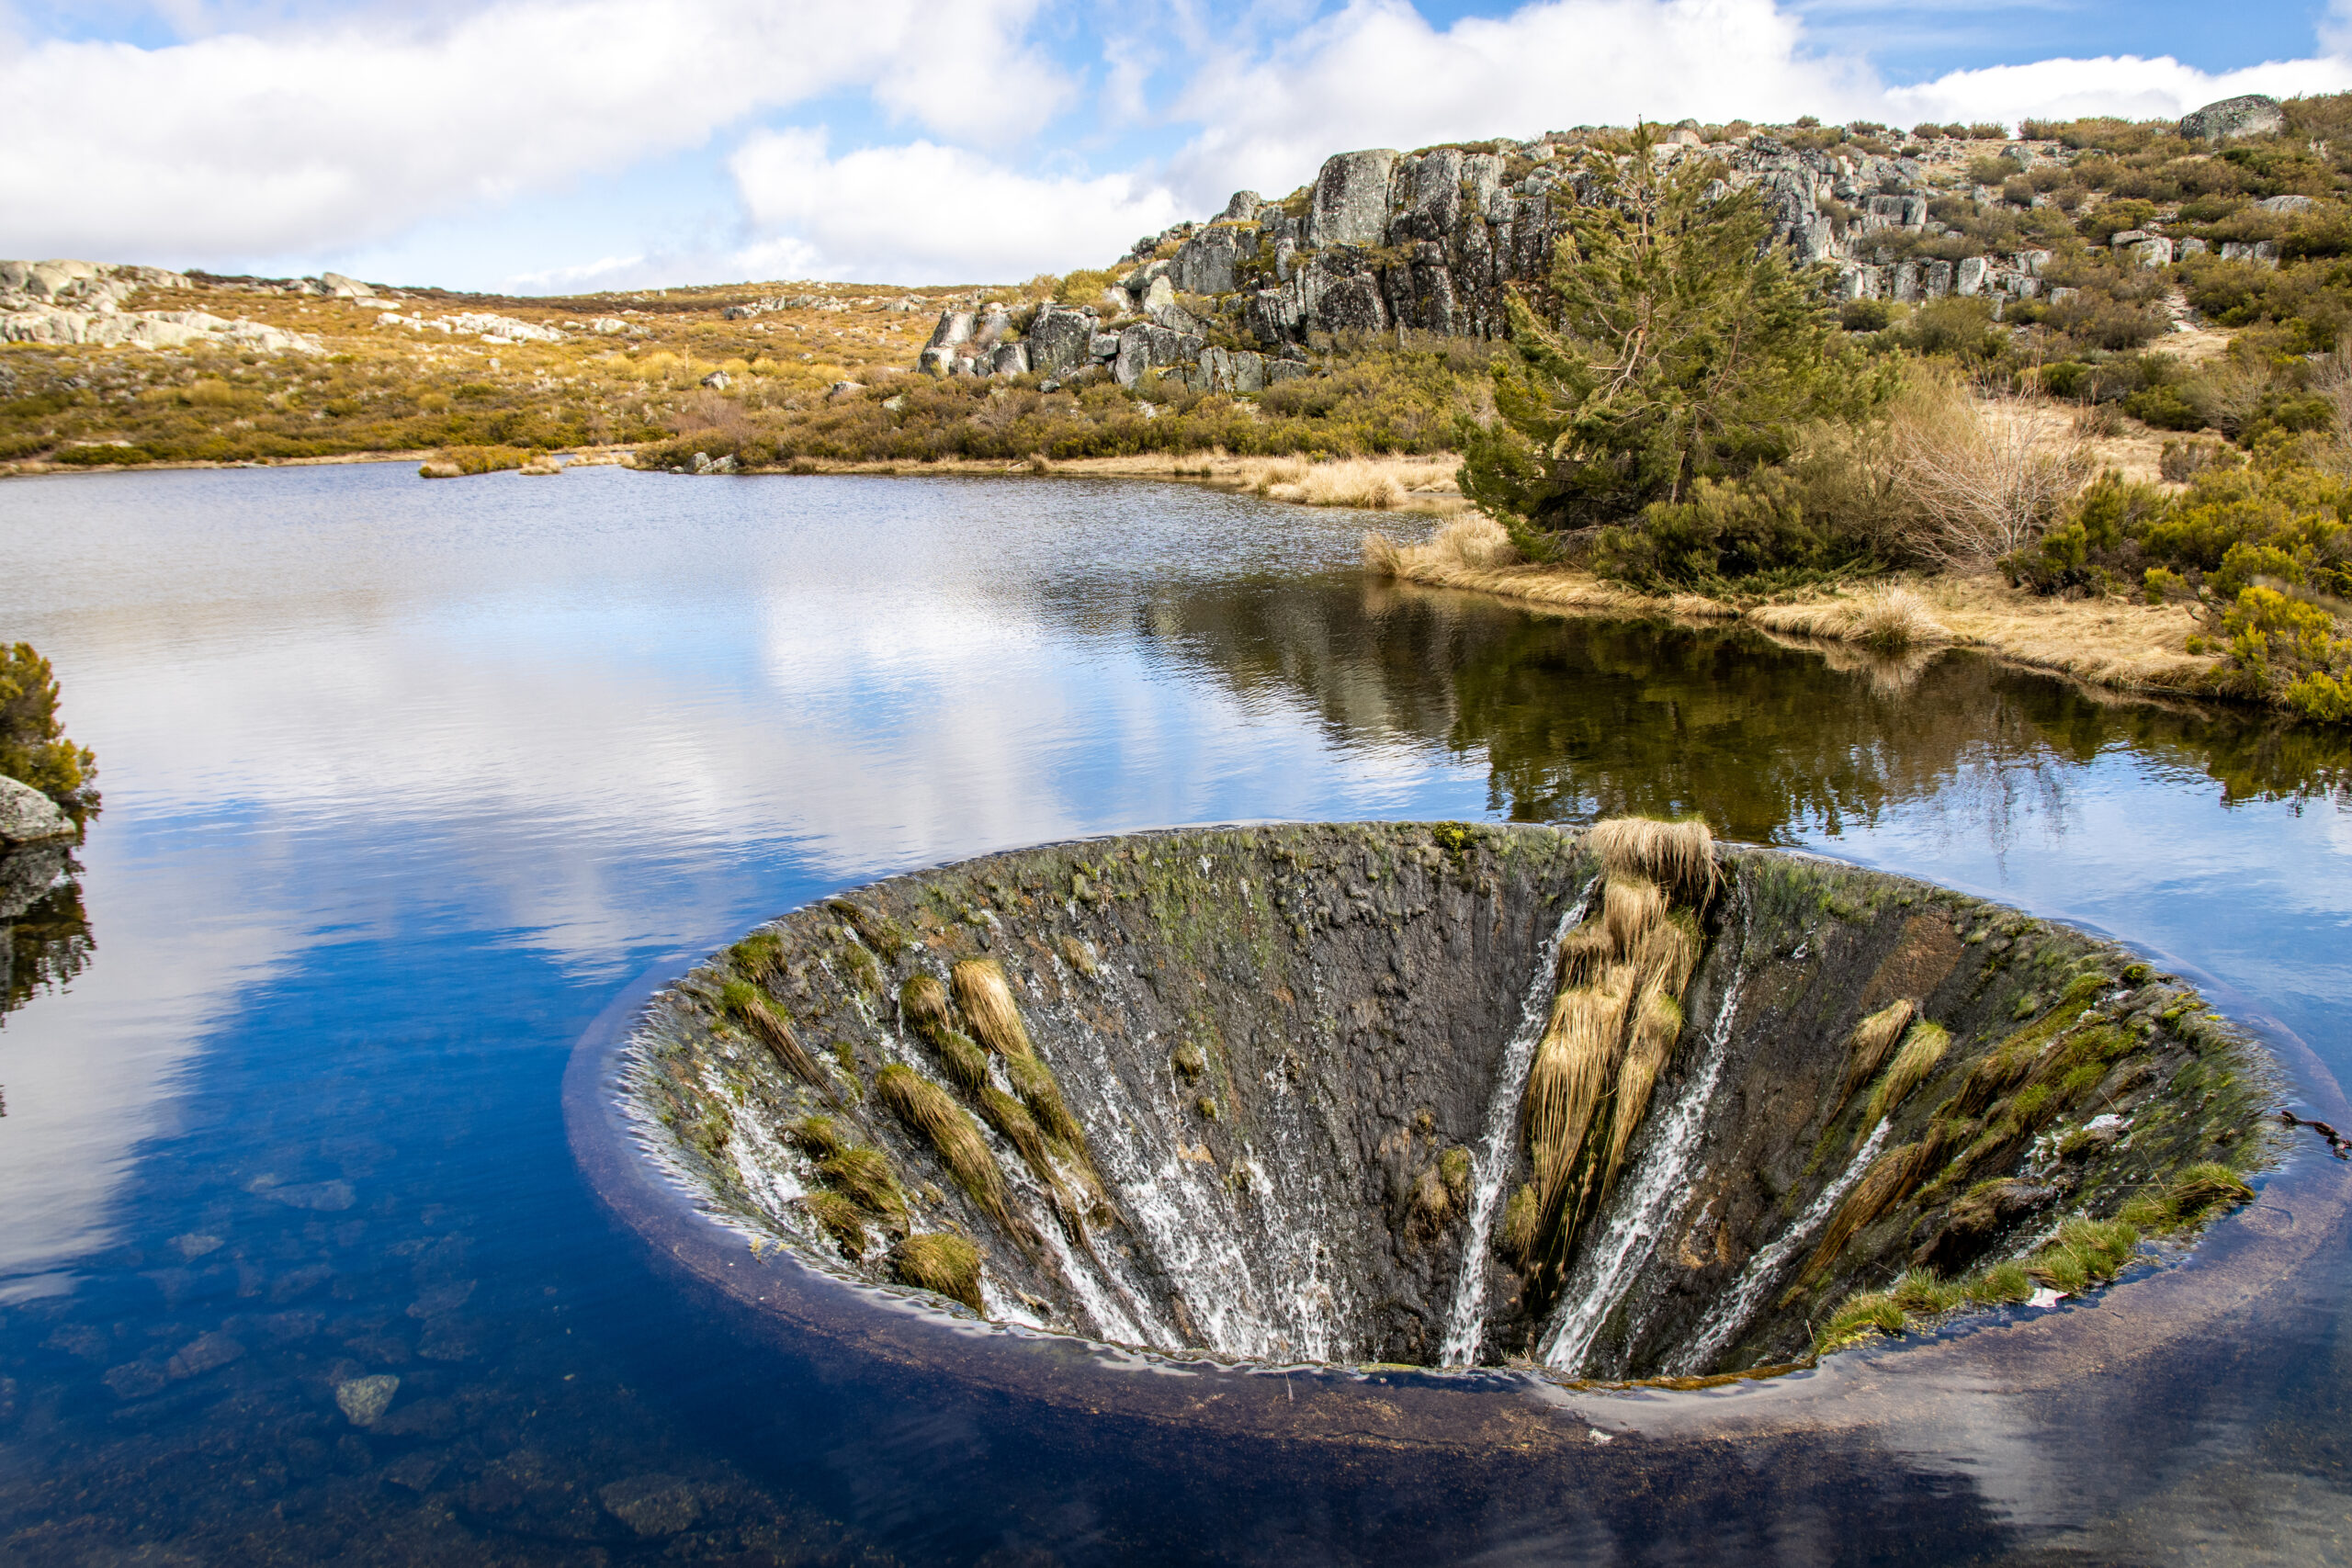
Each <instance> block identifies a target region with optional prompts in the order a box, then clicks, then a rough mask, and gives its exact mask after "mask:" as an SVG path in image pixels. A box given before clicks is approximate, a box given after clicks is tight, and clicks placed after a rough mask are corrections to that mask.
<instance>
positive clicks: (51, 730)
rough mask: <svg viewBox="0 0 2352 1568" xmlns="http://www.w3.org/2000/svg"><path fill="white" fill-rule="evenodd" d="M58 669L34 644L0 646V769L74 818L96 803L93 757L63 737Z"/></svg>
mask: <svg viewBox="0 0 2352 1568" xmlns="http://www.w3.org/2000/svg"><path fill="white" fill-rule="evenodd" d="M57 699H58V690H57V673H56V671H53V670H51V668H50V665H49V660H46V659H43V658H42V657H41V656H40V653H39V652H37V651H35V649H34V648H33V645H32V644H30V643H28V642H20V643H17V644H16V645H15V646H14V647H10V648H0V773H5V774H6V775H7V776H8V777H9V778H12V779H15V780H16V781H17V783H18V784H29V785H30V786H31V787H33V788H34V789H37V790H39V791H40V792H41V793H42V794H43V795H47V796H49V797H50V799H51V800H53V801H55V802H57V804H58V805H59V806H60V807H63V808H64V810H65V811H66V812H68V813H69V814H70V815H71V816H72V817H73V818H74V821H76V822H79V821H81V820H83V819H84V818H85V817H87V816H88V815H89V814H90V813H92V812H94V811H96V809H97V808H98V792H97V791H96V789H95V788H94V787H92V781H93V780H94V779H96V777H97V773H98V760H97V757H96V754H94V753H93V752H92V751H91V750H90V749H89V748H88V747H86V746H76V745H74V742H73V741H71V740H69V739H66V737H65V730H64V728H63V726H62V725H61V724H60V723H59V722H58V717H57Z"/></svg>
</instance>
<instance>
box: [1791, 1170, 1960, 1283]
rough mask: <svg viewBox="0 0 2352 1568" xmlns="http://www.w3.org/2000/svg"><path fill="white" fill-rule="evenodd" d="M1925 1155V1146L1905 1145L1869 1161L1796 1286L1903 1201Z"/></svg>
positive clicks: (1834, 1216)
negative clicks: (1857, 1232)
mask: <svg viewBox="0 0 2352 1568" xmlns="http://www.w3.org/2000/svg"><path fill="white" fill-rule="evenodd" d="M1929 1152H1930V1151H1929V1149H1928V1145H1925V1144H1905V1145H1903V1146H1902V1147H1901V1148H1898V1149H1889V1150H1887V1151H1886V1153H1884V1154H1883V1155H1881V1156H1878V1158H1876V1159H1875V1160H1872V1161H1871V1168H1870V1169H1869V1170H1867V1171H1865V1172H1863V1173H1862V1179H1860V1181H1858V1182H1856V1183H1854V1190H1852V1191H1851V1192H1849V1193H1848V1194H1846V1201H1844V1202H1843V1203H1840V1204H1838V1212H1837V1213H1834V1214H1832V1215H1831V1216H1830V1217H1829V1224H1827V1225H1826V1226H1825V1227H1824V1228H1823V1230H1822V1233H1821V1240H1820V1241H1819V1242H1818V1243H1817V1244H1816V1245H1815V1247H1814V1249H1813V1256H1812V1257H1810V1258H1806V1259H1805V1264H1804V1269H1803V1271H1801V1272H1800V1273H1799V1274H1798V1276H1797V1280H1798V1282H1799V1283H1800V1284H1802V1283H1804V1282H1805V1281H1807V1280H1812V1279H1813V1278H1814V1277H1815V1276H1816V1275H1818V1274H1819V1273H1820V1272H1821V1271H1822V1270H1823V1269H1826V1268H1828V1267H1829V1266H1830V1265H1831V1264H1832V1263H1835V1262H1836V1261H1837V1260H1838V1254H1839V1253H1841V1252H1843V1251H1845V1250H1846V1244H1847V1243H1848V1242H1849V1241H1851V1240H1852V1239H1853V1238H1854V1233H1855V1232H1856V1231H1858V1230H1860V1229H1861V1228H1862V1227H1863V1226H1864V1225H1866V1224H1870V1223H1871V1221H1872V1220H1874V1219H1877V1218H1878V1217H1879V1216H1880V1215H1881V1214H1883V1213H1886V1212H1887V1211H1888V1210H1889V1209H1891V1208H1893V1207H1894V1205H1895V1204H1897V1203H1899V1202H1901V1201H1903V1194H1904V1193H1905V1192H1907V1191H1909V1190H1910V1188H1911V1184H1912V1183H1913V1182H1914V1181H1916V1180H1917V1179H1918V1178H1919V1176H1920V1175H1921V1173H1922V1168H1923V1167H1924V1165H1925V1163H1926V1161H1925V1159H1924V1157H1923V1156H1926V1155H1928V1153H1929Z"/></svg>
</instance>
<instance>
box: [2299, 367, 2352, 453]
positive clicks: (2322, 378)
mask: <svg viewBox="0 0 2352 1568" xmlns="http://www.w3.org/2000/svg"><path fill="white" fill-rule="evenodd" d="M2309 384H2310V387H2311V389H2312V391H2313V392H2316V393H2317V394H2318V395H2319V396H2321V397H2322V398H2324V399H2325V400H2327V406H2328V411H2329V418H2328V434H2329V436H2330V437H2331V439H2330V440H2329V442H2328V444H2327V466H2328V467H2329V468H2333V469H2335V471H2336V472H2337V473H2345V472H2347V471H2352V347H2343V346H2339V347H2337V349H2336V350H2335V352H2334V353H2333V354H2325V355H2321V356H2320V357H2319V358H2318V359H2317V360H2315V361H2313V362H2312V367H2311V375H2310V378H2309Z"/></svg>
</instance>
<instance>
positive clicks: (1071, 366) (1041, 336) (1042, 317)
mask: <svg viewBox="0 0 2352 1568" xmlns="http://www.w3.org/2000/svg"><path fill="white" fill-rule="evenodd" d="M1093 338H1094V318H1093V317H1092V316H1090V315H1088V314H1086V313H1085V312H1084V311H1082V310H1057V309H1055V308H1054V307H1053V306H1051V305H1046V306H1044V307H1042V308H1040V309H1039V310H1038V311H1037V319H1036V320H1035V321H1032V322H1030V323H1029V335H1028V338H1027V339H1026V340H1025V341H1026V342H1027V343H1028V344H1029V367H1030V368H1031V369H1032V370H1035V371H1036V372H1037V373H1038V374H1039V375H1043V376H1057V375H1059V374H1061V373H1062V372H1063V371H1066V370H1075V369H1077V368H1078V367H1080V366H1082V365H1084V364H1085V363H1086V362H1087V359H1088V357H1089V348H1090V345H1091V344H1092V342H1093Z"/></svg>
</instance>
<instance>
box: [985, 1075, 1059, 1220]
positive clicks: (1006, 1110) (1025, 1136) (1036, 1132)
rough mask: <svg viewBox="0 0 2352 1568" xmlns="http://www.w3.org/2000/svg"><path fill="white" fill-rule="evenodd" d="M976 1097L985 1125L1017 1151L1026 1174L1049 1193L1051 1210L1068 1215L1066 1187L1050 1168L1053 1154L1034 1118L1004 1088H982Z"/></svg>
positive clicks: (1052, 1168) (1052, 1164) (1052, 1163)
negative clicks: (1047, 1147)
mask: <svg viewBox="0 0 2352 1568" xmlns="http://www.w3.org/2000/svg"><path fill="white" fill-rule="evenodd" d="M979 1100H980V1114H981V1115H983V1116H985V1117H987V1118H988V1122H989V1126H991V1127H993V1128H995V1129H996V1130H997V1132H998V1133H999V1134H1001V1135H1002V1136H1003V1138H1004V1141H1005V1142H1006V1143H1008V1144H1011V1145H1012V1146H1013V1148H1014V1150H1015V1151H1016V1152H1017V1153H1019V1155H1020V1156H1021V1161H1022V1163H1023V1165H1026V1166H1027V1167H1028V1168H1029V1173H1030V1174H1031V1175H1032V1176H1035V1178H1036V1179H1037V1180H1038V1183H1039V1184H1040V1185H1041V1186H1043V1187H1044V1188H1045V1189H1046V1192H1047V1193H1049V1194H1050V1195H1051V1196H1052V1198H1053V1201H1054V1207H1055V1209H1057V1211H1059V1212H1061V1213H1065V1214H1068V1213H1069V1212H1070V1210H1069V1190H1067V1189H1066V1188H1065V1187H1064V1186H1063V1185H1062V1179H1061V1176H1060V1174H1059V1173H1058V1172H1057V1171H1056V1170H1055V1169H1054V1161H1053V1156H1052V1155H1051V1154H1050V1153H1048V1152H1047V1150H1046V1134H1045V1133H1044V1132H1043V1131H1041V1130H1040V1129H1039V1127H1038V1126H1037V1122H1036V1119H1035V1117H1033V1116H1031V1115H1030V1114H1029V1111H1028V1108H1027V1107H1025V1106H1023V1104H1022V1103H1021V1102H1020V1101H1019V1100H1015V1099H1013V1098H1012V1096H1011V1095H1009V1094H1007V1093H1005V1092H1004V1090H1002V1089H996V1088H992V1087H991V1088H984V1089H981V1090H980V1092H979Z"/></svg>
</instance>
